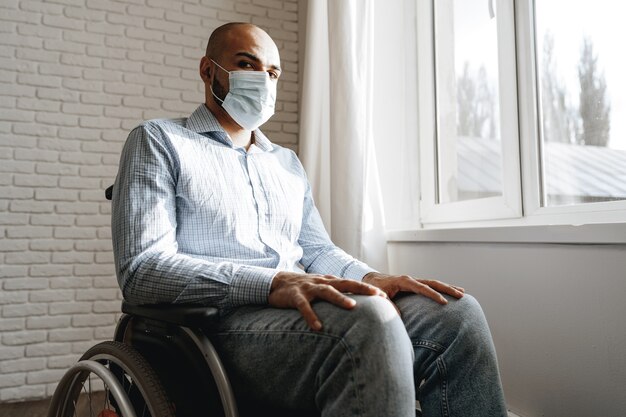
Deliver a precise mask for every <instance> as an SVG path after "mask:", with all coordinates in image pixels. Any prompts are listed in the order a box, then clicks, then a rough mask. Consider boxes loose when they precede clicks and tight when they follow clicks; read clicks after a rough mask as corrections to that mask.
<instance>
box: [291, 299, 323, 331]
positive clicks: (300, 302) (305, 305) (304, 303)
mask: <svg viewBox="0 0 626 417" xmlns="http://www.w3.org/2000/svg"><path fill="white" fill-rule="evenodd" d="M295 307H296V308H297V309H298V311H299V312H300V314H302V317H304V321H306V322H307V324H308V325H309V327H310V328H311V329H313V330H317V331H319V330H322V322H320V320H319V319H318V318H317V314H315V311H313V307H311V303H310V302H309V300H307V299H306V298H305V297H304V296H303V295H299V296H297V299H296V302H295Z"/></svg>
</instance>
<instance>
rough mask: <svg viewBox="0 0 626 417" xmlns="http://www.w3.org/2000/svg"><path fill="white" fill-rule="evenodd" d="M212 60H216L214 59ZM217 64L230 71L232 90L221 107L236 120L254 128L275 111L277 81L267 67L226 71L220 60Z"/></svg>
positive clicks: (248, 127) (249, 128) (229, 82)
mask: <svg viewBox="0 0 626 417" xmlns="http://www.w3.org/2000/svg"><path fill="white" fill-rule="evenodd" d="M211 61H213V60H212V59H211ZM213 63H214V64H215V65H217V66H218V67H220V68H221V69H222V70H223V71H226V72H227V73H228V84H229V91H228V94H226V97H224V99H223V100H222V99H221V98H219V97H218V96H216V95H215V93H214V92H213V86H211V94H213V97H215V99H216V100H219V102H220V103H222V108H223V109H224V110H226V113H228V114H229V116H230V117H232V118H233V120H234V121H235V122H237V124H238V125H239V126H241V127H243V128H244V129H246V130H255V129H256V128H258V127H259V126H261V125H262V124H263V123H265V122H267V121H268V120H269V118H270V117H272V115H273V114H274V106H275V104H276V81H273V80H272V79H270V75H269V74H268V73H267V72H265V71H227V70H226V69H224V67H222V66H221V65H220V64H218V63H217V62H215V61H213Z"/></svg>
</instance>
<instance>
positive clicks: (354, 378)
mask: <svg viewBox="0 0 626 417" xmlns="http://www.w3.org/2000/svg"><path fill="white" fill-rule="evenodd" d="M339 343H341V344H342V345H343V348H344V350H345V351H346V353H347V354H348V356H349V357H350V362H352V369H353V371H352V379H353V381H354V382H353V383H354V394H355V397H356V400H357V403H358V404H359V406H360V407H361V409H360V410H359V415H363V414H364V410H365V404H364V403H363V399H362V398H361V397H360V396H359V389H358V383H357V377H356V370H357V366H356V361H355V360H354V356H352V352H351V350H350V346H348V344H347V343H346V341H345V340H344V338H343V337H340V338H339Z"/></svg>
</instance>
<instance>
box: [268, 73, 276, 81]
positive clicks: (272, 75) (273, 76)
mask: <svg viewBox="0 0 626 417" xmlns="http://www.w3.org/2000/svg"><path fill="white" fill-rule="evenodd" d="M269 74H270V78H271V79H273V80H277V79H278V74H277V73H275V72H274V71H270V72H269Z"/></svg>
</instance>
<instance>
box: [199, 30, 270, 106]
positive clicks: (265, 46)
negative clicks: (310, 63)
mask: <svg viewBox="0 0 626 417" xmlns="http://www.w3.org/2000/svg"><path fill="white" fill-rule="evenodd" d="M224 45H225V47H224V48H223V50H222V51H221V53H220V54H216V55H218V56H215V57H208V58H207V57H205V58H203V63H204V64H205V65H206V68H207V79H205V84H206V83H210V84H209V85H211V87H212V88H213V93H214V94H215V95H216V96H217V97H219V98H220V99H221V100H224V98H225V97H226V94H228V89H229V82H228V72H227V71H265V72H267V73H268V74H269V76H270V79H271V80H273V81H274V82H278V78H279V77H280V74H281V69H280V56H279V53H278V48H277V47H276V44H275V43H274V41H273V40H272V39H271V38H270V37H269V35H267V33H265V32H264V31H262V30H261V29H259V28H256V27H253V26H238V27H235V28H233V29H232V30H231V31H230V32H229V33H228V34H226V35H225V39H224ZM209 58H212V59H213V60H215V62H217V63H218V64H219V65H221V66H222V67H223V68H224V70H226V71H224V70H222V69H221V68H220V67H218V66H217V65H215V63H213V62H212V61H211V60H210V59H209ZM215 102H216V104H218V105H221V102H220V101H219V100H215Z"/></svg>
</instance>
